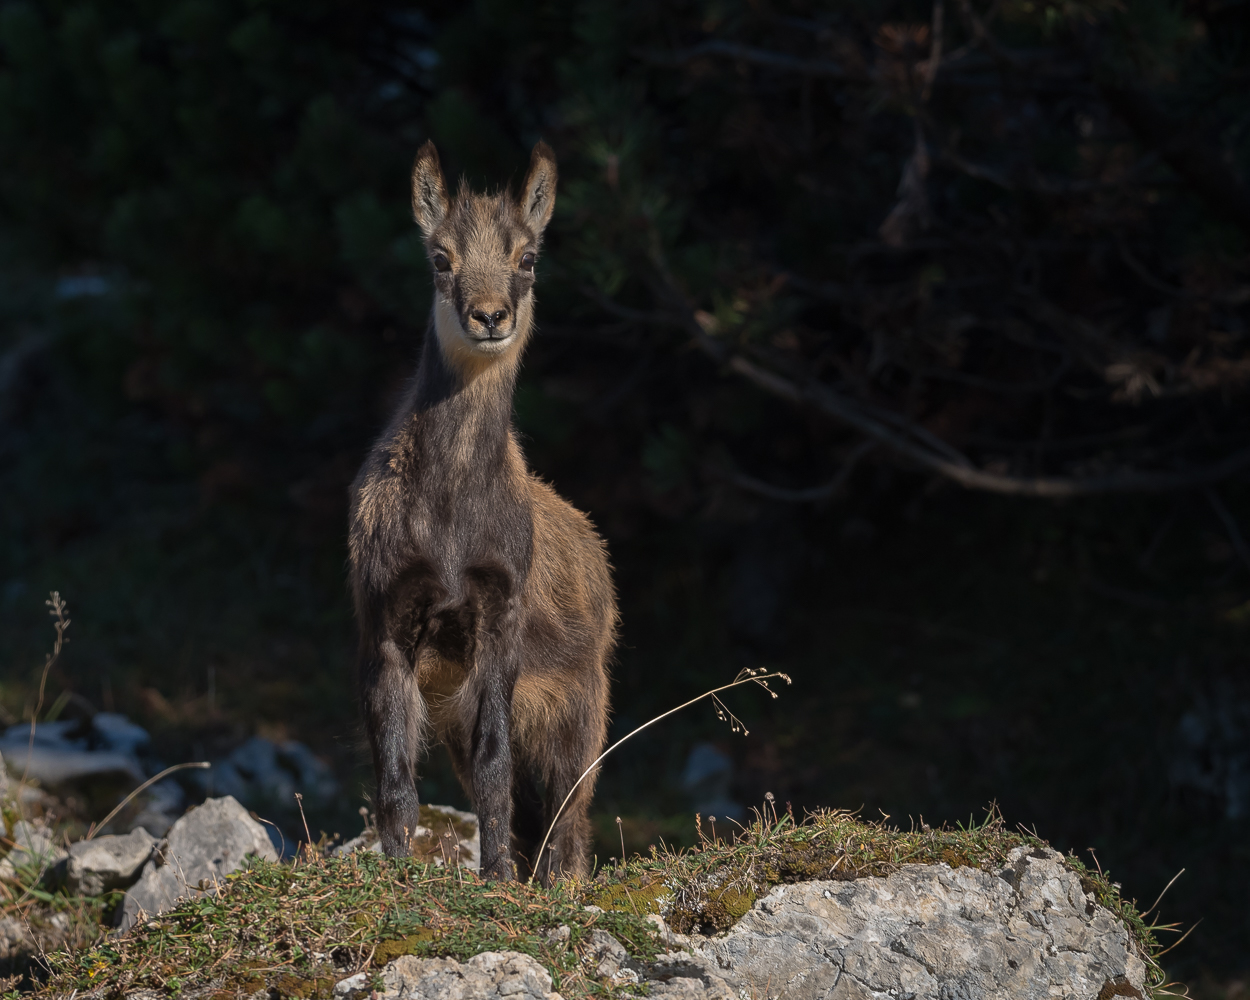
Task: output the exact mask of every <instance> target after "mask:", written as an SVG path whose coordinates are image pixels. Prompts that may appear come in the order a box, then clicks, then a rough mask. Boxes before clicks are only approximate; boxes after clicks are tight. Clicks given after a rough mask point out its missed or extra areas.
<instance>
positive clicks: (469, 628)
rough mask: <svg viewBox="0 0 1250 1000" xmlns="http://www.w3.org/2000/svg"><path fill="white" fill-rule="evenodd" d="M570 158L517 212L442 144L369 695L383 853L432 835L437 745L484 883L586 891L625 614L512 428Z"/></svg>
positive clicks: (582, 523)
mask: <svg viewBox="0 0 1250 1000" xmlns="http://www.w3.org/2000/svg"><path fill="white" fill-rule="evenodd" d="M555 183H556V166H555V158H554V156H553V154H552V152H551V150H550V148H548V147H547V146H546V145H545V144H544V143H539V144H538V145H537V146H536V147H535V148H534V151H533V155H532V157H531V162H530V168H529V172H528V174H527V176H526V179H525V183H524V185H523V190H522V193H521V197H520V199H519V200H518V199H517V198H514V197H513V196H512V195H511V194H509V193H507V192H504V193H501V194H497V195H480V194H474V193H471V192H469V191H467V190H466V189H465V188H464V186H463V185H462V186H461V190H460V192H459V193H458V194H457V196H456V197H455V198H454V200H453V199H449V198H448V196H447V190H446V184H445V182H444V180H443V175H442V170H441V168H440V166H439V161H438V154H437V153H436V152H435V150H434V146H433V145H432V144H431V143H426V144H425V146H424V147H422V149H421V151H420V152H419V153H418V155H417V159H416V163H415V165H414V167H413V214H414V216H415V218H416V221H417V223H418V224H419V225H420V226H421V229H422V231H423V233H424V235H425V244H426V248H427V251H428V253H429V258H430V263H431V267H432V270H433V277H434V286H435V290H434V304H433V308H432V311H431V312H432V314H431V317H430V323H429V327H428V329H427V332H426V336H425V342H424V344H423V347H422V351H421V357H420V363H419V365H418V367H417V372H416V377H415V378H414V380H413V381H412V383H411V386H410V388H409V389H408V391H407V394H406V395H405V396H404V398H403V400H402V402H401V403H400V405H399V408H398V409H397V410H396V412H395V415H394V417H393V418H392V419H391V422H390V424H389V426H388V427H387V428H386V430H385V432H384V433H383V434H382V436H381V437H380V438H378V440H377V442H376V443H375V444H374V446H373V449H372V451H371V452H370V453H369V457H368V458H367V459H366V460H365V463H364V466H363V467H362V468H361V470H360V473H359V475H358V476H357V477H356V481H355V483H354V484H353V487H352V506H351V524H350V552H351V582H352V590H353V594H354V597H355V605H356V615H357V619H358V622H359V627H360V649H359V658H358V683H359V693H360V701H361V708H362V712H363V715H364V722H365V729H366V733H367V735H368V738H369V743H370V747H371V749H372V753H373V765H374V772H375V774H376V777H377V802H376V805H377V816H378V823H379V826H380V828H381V835H382V846H383V849H384V850H385V851H386V853H387V854H389V855H404V854H407V853H409V851H410V849H411V845H410V841H411V838H412V837H413V836H414V835H415V833H416V830H417V816H418V814H417V789H416V783H415V782H416V768H417V762H418V759H419V757H420V755H421V752H422V749H423V745H424V743H425V742H426V740H427V739H428V737H429V735H430V734H431V732H433V733H434V734H436V735H437V737H438V738H439V739H441V740H442V741H443V742H444V743H446V745H447V747H448V749H449V750H450V752H451V759H452V762H453V764H454V766H455V768H456V773H457V775H458V776H459V778H460V781H461V784H463V786H464V788H465V791H466V792H467V793H468V795H469V798H470V799H471V800H472V802H473V805H474V808H475V809H476V810H477V813H478V818H479V821H480V823H481V845H482V847H481V853H482V856H481V870H482V873H483V874H484V875H485V876H486V877H488V878H494V879H508V878H515V877H516V873H517V867H516V862H517V861H520V863H521V864H522V865H523V867H524V868H525V869H527V870H529V871H532V872H533V873H535V874H537V875H538V876H539V877H540V878H541V879H542V880H543V882H544V883H548V882H550V881H551V879H552V878H554V877H556V876H559V875H561V874H584V873H585V872H586V869H587V861H588V851H587V848H588V841H589V833H590V831H589V821H588V819H587V809H588V807H589V804H590V798H591V794H592V792H593V785H594V776H593V775H592V776H591V777H589V778H587V780H586V781H584V782H583V783H582V784H581V786H579V787H578V789H577V792H576V793H575V795H574V797H573V799H572V800H571V801H570V802H569V805H568V806H567V807H566V808H565V810H564V812H563V813H562V814H561V818H560V821H559V824H558V825H557V827H556V829H555V831H554V833H553V834H552V837H551V841H550V844H549V846H548V849H547V851H546V852H545V856H544V857H543V858H541V859H539V858H535V857H534V856H533V852H534V851H535V850H536V849H537V847H538V843H539V841H541V839H542V836H543V834H544V832H545V831H546V829H547V826H548V825H549V824H550V822H551V820H552V818H553V816H554V813H555V811H556V809H558V808H559V806H560V803H561V802H562V801H563V799H564V797H565V795H566V794H567V793H568V791H569V789H570V788H572V787H573V785H574V783H575V782H576V781H577V779H578V777H579V776H580V775H581V774H582V772H583V771H584V770H585V769H586V768H587V767H588V766H589V765H590V763H591V762H592V761H593V760H594V759H595V758H596V757H597V756H598V755H599V753H600V751H601V750H602V748H603V743H604V738H605V735H606V727H607V713H608V673H607V660H608V657H609V655H610V653H611V650H612V647H613V644H614V640H615V631H616V614H617V613H616V598H615V594H614V591H613V586H612V579H611V574H610V570H609V566H608V560H607V554H606V552H605V549H604V545H603V542H602V540H601V539H600V538H599V536H598V535H597V534H596V533H595V531H594V528H593V527H592V526H591V524H590V521H589V520H588V519H587V518H586V516H585V515H584V514H582V513H580V512H579V511H577V510H576V509H574V508H573V507H572V506H571V505H570V504H569V503H567V502H566V501H565V500H563V499H561V498H560V497H559V496H558V495H557V494H556V492H555V491H554V490H553V489H552V488H551V487H550V486H548V485H547V484H546V483H544V482H542V481H541V480H539V479H538V477H537V476H535V475H534V474H533V473H532V472H531V471H530V470H529V468H528V467H527V466H526V463H525V458H524V456H523V455H522V454H521V447H520V444H519V443H518V440H517V435H516V432H515V430H514V429H513V427H512V395H513V388H514V385H515V382H516V374H517V366H518V363H519V361H520V357H521V353H522V351H523V350H524V347H525V343H526V341H527V340H528V338H529V336H530V334H531V332H532V330H533V313H534V292H533V286H534V265H535V262H536V259H537V254H538V250H539V241H540V239H541V237H542V232H543V229H544V228H545V227H546V225H547V222H548V221H549V220H550V218H551V212H552V208H553V206H554V204H555Z"/></svg>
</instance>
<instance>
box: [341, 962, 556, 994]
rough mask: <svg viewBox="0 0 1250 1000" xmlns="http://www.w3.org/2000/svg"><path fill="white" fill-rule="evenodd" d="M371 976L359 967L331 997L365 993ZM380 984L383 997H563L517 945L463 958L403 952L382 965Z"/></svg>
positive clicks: (540, 967) (545, 974)
mask: <svg viewBox="0 0 1250 1000" xmlns="http://www.w3.org/2000/svg"><path fill="white" fill-rule="evenodd" d="M369 978H370V977H369V976H368V974H366V973H363V972H362V973H359V974H357V975H355V976H352V977H351V978H349V979H344V980H342V981H341V982H339V983H338V984H337V985H336V986H335V987H334V995H335V997H337V998H343V1000H358V998H363V997H366V996H368V995H369V992H370V991H369V988H368V979H369ZM382 985H383V988H382V989H381V990H378V991H377V992H376V993H375V994H374V996H376V997H378V998H383V1000H490V998H492V997H498V998H503V997H508V998H509V1000H562V997H561V996H560V994H559V993H555V992H553V991H552V989H551V976H550V975H549V974H548V972H547V970H546V969H544V968H543V967H542V966H541V965H540V964H539V963H538V962H536V961H535V960H534V959H532V958H530V957H529V956H528V955H522V954H520V953H518V952H515V951H484V952H482V953H481V954H480V955H474V956H473V957H472V958H471V959H469V960H468V961H467V962H457V961H455V960H454V959H450V958H416V957H414V956H412V955H401V956H400V957H399V958H397V959H395V961H393V962H390V963H388V964H387V966H386V968H384V969H383V970H382Z"/></svg>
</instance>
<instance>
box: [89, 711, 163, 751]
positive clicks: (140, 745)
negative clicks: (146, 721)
mask: <svg viewBox="0 0 1250 1000" xmlns="http://www.w3.org/2000/svg"><path fill="white" fill-rule="evenodd" d="M91 731H92V734H93V735H94V737H95V741H96V742H97V743H98V744H99V745H100V746H101V747H103V748H104V749H105V750H113V751H115V752H117V753H127V754H137V753H140V752H142V751H144V750H146V749H147V748H148V745H149V744H150V743H151V742H152V738H151V737H150V736H149V735H148V731H147V730H146V729H144V728H143V727H142V726H139V725H136V724H135V723H133V722H131V721H130V720H129V719H128V718H126V716H124V715H120V714H118V713H117V712H96V714H95V715H93V716H92V717H91Z"/></svg>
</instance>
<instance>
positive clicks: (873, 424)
mask: <svg viewBox="0 0 1250 1000" xmlns="http://www.w3.org/2000/svg"><path fill="white" fill-rule="evenodd" d="M729 368H730V369H731V370H732V371H735V372H737V373H738V374H739V375H742V376H744V377H745V378H747V379H748V380H750V381H751V382H753V383H755V384H756V385H758V386H759V387H760V388H762V389H765V390H767V391H768V392H771V393H773V395H776V396H780V397H781V398H783V399H788V400H790V401H791V402H794V403H802V404H807V405H809V406H813V407H815V408H816V409H818V410H820V411H821V412H822V413H824V414H826V415H828V416H830V417H833V418H834V419H836V420H839V421H841V422H843V423H846V424H849V425H850V426H852V427H854V428H855V429H856V430H858V431H860V432H861V433H862V434H865V435H867V436H868V437H871V438H874V439H876V440H877V441H879V442H881V443H882V444H884V445H886V446H887V447H889V448H890V449H892V450H893V451H895V452H898V453H899V454H901V455H904V456H905V457H907V458H910V459H911V460H912V461H914V462H916V463H917V464H918V465H920V466H921V467H922V468H925V469H928V470H929V471H931V472H936V473H938V474H939V475H942V476H945V477H946V478H948V479H951V480H954V481H955V482H957V483H958V484H959V485H960V486H963V487H966V488H967V489H974V490H983V491H986V492H989V493H1000V494H1006V495H1010V496H1032V497H1046V498H1050V499H1056V498H1060V497H1081V496H1095V495H1098V494H1106V493H1168V492H1171V491H1173V490H1184V489H1195V488H1198V487H1203V486H1209V485H1211V484H1213V483H1218V482H1220V481H1221V480H1224V479H1227V478H1228V477H1229V476H1231V475H1233V474H1234V473H1237V472H1241V471H1242V470H1243V469H1245V468H1247V467H1250V449H1245V450H1242V451H1238V452H1234V453H1233V454H1232V455H1229V456H1228V457H1227V458H1225V459H1223V460H1222V461H1219V462H1215V463H1213V464H1211V465H1204V466H1200V467H1199V468H1196V469H1189V470H1185V471H1182V472H1140V471H1137V470H1125V471H1124V472H1115V473H1109V474H1107V475H1102V476H1086V477H1066V476H1010V475H1005V474H1002V473H997V472H988V471H986V470H984V469H978V468H976V467H975V466H973V465H972V464H971V462H967V464H959V463H956V462H953V461H951V460H950V459H947V458H943V457H940V456H938V455H935V454H933V453H932V452H931V451H929V450H928V449H925V448H922V447H920V446H919V445H916V444H913V443H912V442H911V441H908V440H907V439H906V438H904V437H903V436H902V435H901V434H898V433H896V432H895V431H893V430H891V429H890V428H888V427H886V426H885V425H883V424H882V423H880V422H878V421H877V420H874V419H872V418H871V417H868V416H867V415H866V414H865V413H864V412H863V411H862V409H861V408H860V407H859V406H858V405H856V403H854V402H852V401H851V400H849V399H847V398H846V397H844V396H842V395H840V394H839V393H837V392H835V391H834V390H833V389H830V388H829V387H828V386H824V385H821V384H819V383H813V384H809V385H805V386H799V385H798V384H796V383H795V382H793V381H791V380H790V379H787V378H784V377H782V376H780V375H778V374H776V373H775V372H771V371H768V370H766V369H764V368H762V367H760V366H759V365H757V364H755V363H754V362H752V361H748V360H747V359H746V358H744V357H742V356H741V355H735V356H733V357H731V358H730V359H729Z"/></svg>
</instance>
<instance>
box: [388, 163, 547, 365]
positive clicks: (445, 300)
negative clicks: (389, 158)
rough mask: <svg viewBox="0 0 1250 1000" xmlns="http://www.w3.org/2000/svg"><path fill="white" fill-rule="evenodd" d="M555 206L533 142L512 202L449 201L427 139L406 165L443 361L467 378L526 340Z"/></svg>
mask: <svg viewBox="0 0 1250 1000" xmlns="http://www.w3.org/2000/svg"><path fill="white" fill-rule="evenodd" d="M555 201H556V158H555V154H553V153H552V151H551V147H550V146H548V145H547V144H546V143H545V142H540V143H539V144H538V145H537V146H535V147H534V151H533V153H532V154H531V156H530V167H529V172H528V173H527V174H526V176H525V183H524V184H523V185H522V188H521V195H520V197H519V198H517V197H514V196H513V194H512V193H511V192H509V191H504V192H501V193H499V194H493V195H484V194H474V193H473V192H471V191H469V190H468V188H467V186H466V185H464V184H463V183H462V184H461V186H460V191H459V192H458V193H457V194H456V197H455V199H454V200H453V199H450V198H448V196H447V184H446V182H445V181H444V180H443V171H442V168H441V167H440V166H439V162H438V152H437V151H436V150H435V149H434V144H433V143H432V142H427V143H426V144H425V145H424V146H422V147H421V149H420V151H419V152H418V153H417V159H416V162H415V163H414V164H413V167H412V214H413V217H414V218H415V219H416V220H417V224H418V225H419V226H420V227H421V231H422V232H423V233H424V234H425V246H426V250H427V251H428V253H429V257H430V266H431V267H432V268H433V270H434V321H435V323H434V325H435V330H436V332H437V334H438V339H439V343H440V345H441V346H442V349H443V353H444V356H446V357H447V359H448V361H450V362H451V363H452V364H453V365H454V366H455V367H457V368H459V369H460V370H461V371H462V372H463V373H464V374H466V375H471V374H473V373H475V372H477V371H480V370H481V369H482V368H484V367H486V366H489V365H490V364H491V363H493V362H494V361H496V360H499V359H501V358H505V357H515V356H516V354H517V352H518V351H519V350H520V348H521V347H522V346H523V345H524V342H525V340H526V338H528V336H529V332H530V328H531V325H532V319H533V311H534V292H533V288H534V265H535V263H536V262H537V259H538V247H539V243H540V242H541V240H542V234H543V230H544V229H545V228H546V227H547V222H548V221H549V220H550V219H551V210H552V209H553V208H554V207H555Z"/></svg>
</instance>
